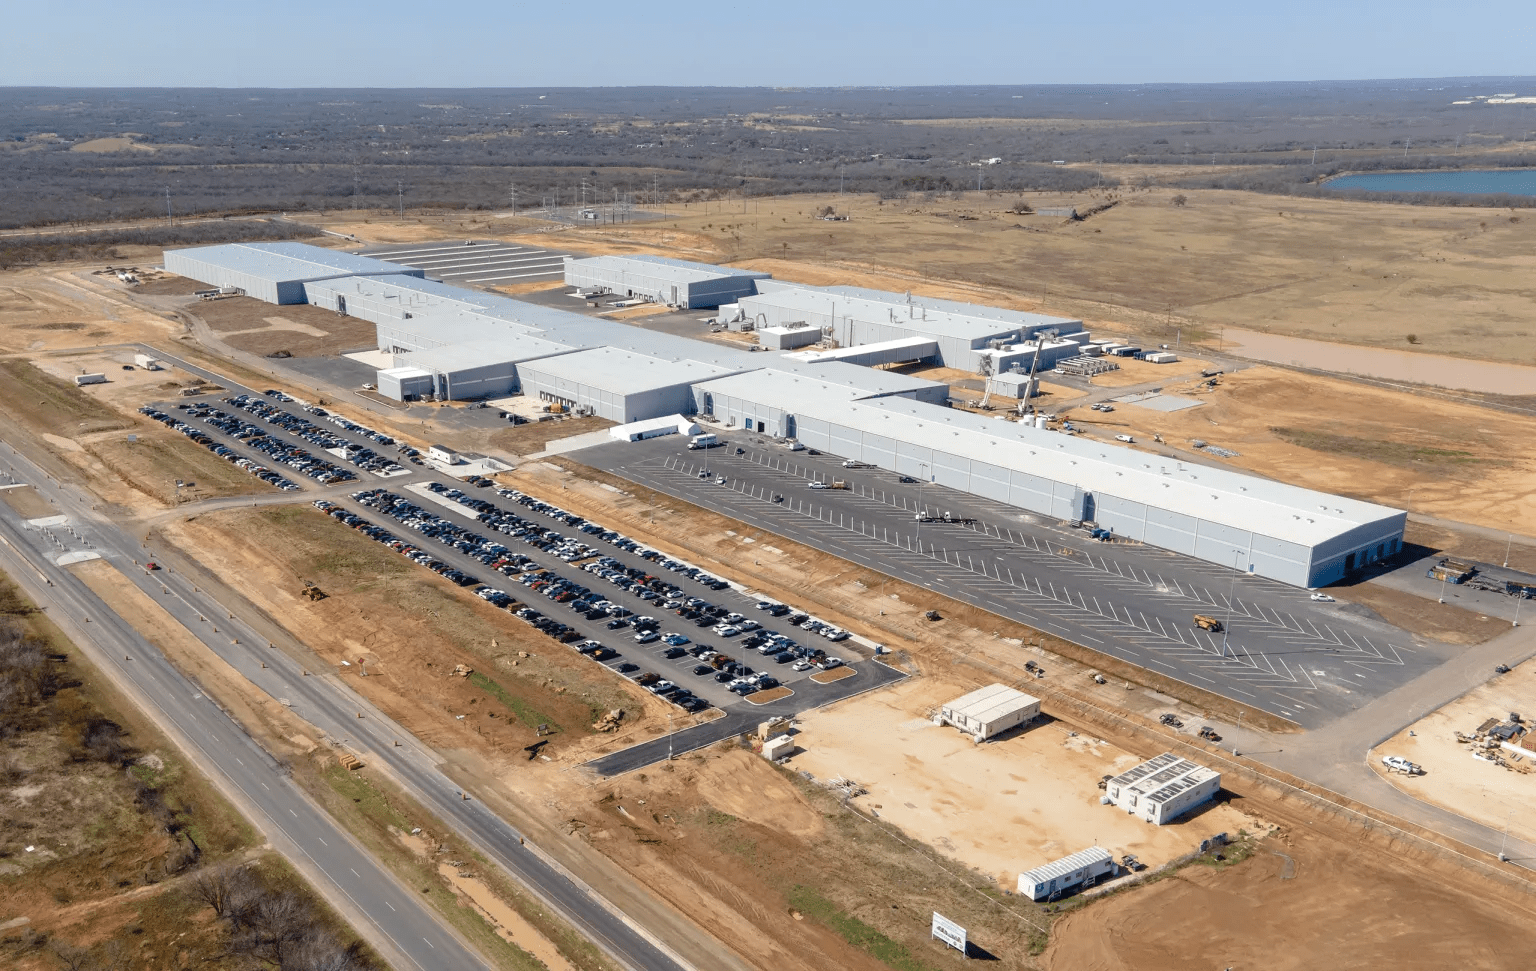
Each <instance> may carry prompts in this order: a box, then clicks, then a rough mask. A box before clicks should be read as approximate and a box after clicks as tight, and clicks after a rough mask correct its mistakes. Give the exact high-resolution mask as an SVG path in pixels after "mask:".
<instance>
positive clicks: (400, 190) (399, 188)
mask: <svg viewBox="0 0 1536 971" xmlns="http://www.w3.org/2000/svg"><path fill="white" fill-rule="evenodd" d="M395 191H396V192H398V193H399V194H400V221H401V222H405V183H404V182H396V183H395Z"/></svg>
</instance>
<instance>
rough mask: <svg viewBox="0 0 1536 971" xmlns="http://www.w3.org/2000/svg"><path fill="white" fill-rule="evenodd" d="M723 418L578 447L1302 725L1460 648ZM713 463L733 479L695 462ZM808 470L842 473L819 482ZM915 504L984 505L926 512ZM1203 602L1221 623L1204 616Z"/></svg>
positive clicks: (721, 508)
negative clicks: (701, 438) (1200, 617)
mask: <svg viewBox="0 0 1536 971" xmlns="http://www.w3.org/2000/svg"><path fill="white" fill-rule="evenodd" d="M712 430H714V429H712ZM716 433H717V434H720V435H721V437H722V438H723V439H724V440H725V443H726V444H725V447H720V448H715V449H710V450H708V451H707V452H698V451H689V450H688V449H687V448H686V443H685V442H684V441H683V440H682V439H679V438H676V437H667V438H658V439H651V440H649V441H645V442H635V443H626V444H619V443H614V444H611V445H601V446H597V447H595V448H591V449H586V450H583V451H581V452H579V453H577V455H576V458H577V459H579V460H580V461H582V462H585V463H587V464H589V465H592V466H595V467H597V468H601V469H605V470H607V471H609V472H613V473H615V474H617V475H620V476H623V477H625V478H628V479H630V480H632V481H635V482H638V483H641V484H644V485H647V486H650V487H652V488H655V489H657V490H658V491H661V492H664V493H667V494H670V495H674V496H677V497H679V498H683V499H687V500H689V501H692V502H696V503H698V504H699V505H702V506H704V507H706V508H709V509H713V510H716V511H718V512H721V513H723V514H725V515H728V516H731V517H733V518H736V519H739V520H741V521H743V522H746V523H750V524H752V525H754V526H759V527H761V528H764V529H768V530H770V531H772V532H775V533H778V534H779V535H783V536H787V537H789V538H790V539H794V540H797V541H799V542H802V543H805V544H806V545H808V546H811V547H813V548H817V549H821V550H825V551H827V552H830V553H834V554H836V555H838V556H841V557H843V558H845V559H848V560H851V561H853V562H856V563H861V564H863V565H866V566H870V567H872V568H874V569H877V570H880V571H882V572H884V573H886V574H888V575H890V576H894V577H898V578H900V579H903V580H907V581H909V582H912V583H915V584H918V585H921V586H925V587H928V588H929V589H932V590H934V591H936V592H939V593H943V594H944V595H946V596H950V597H954V598H956V599H960V600H964V601H966V602H968V603H972V604H974V605H976V606H979V607H983V608H984V609H987V610H990V611H992V612H994V613H997V614H999V615H1001V616H1005V617H1009V618H1012V619H1015V620H1018V621H1021V622H1023V623H1025V624H1028V625H1030V626H1032V627H1034V628H1036V629H1038V630H1042V631H1046V632H1049V633H1051V634H1054V635H1057V636H1060V637H1063V638H1065V639H1068V640H1071V641H1074V642H1076V643H1079V644H1082V645H1084V646H1087V647H1091V648H1093V649H1094V650H1097V651H1101V652H1103V653H1105V654H1109V655H1112V656H1114V657H1117V658H1121V659H1123V660H1126V661H1129V662H1131V663H1134V664H1137V665H1140V666H1142V667H1146V668H1148V669H1150V670H1154V671H1157V672H1158V673H1160V674H1163V675H1165V676H1168V677H1172V678H1176V679H1178V680H1181V681H1185V682H1187V683H1189V684H1191V685H1194V686H1196V687H1200V688H1203V689H1205V690H1209V691H1213V692H1216V693H1218V694H1222V695H1226V696H1227V697H1230V698H1233V699H1235V700H1238V701H1242V702H1244V703H1246V704H1250V705H1253V706H1255V707H1258V708H1262V709H1264V710H1266V711H1270V712H1273V713H1274V714H1277V715H1280V716H1282V717H1285V718H1289V719H1291V720H1293V721H1296V722H1297V723H1299V724H1301V725H1303V726H1304V727H1315V726H1317V725H1319V724H1323V723H1326V722H1328V721H1331V720H1332V719H1334V718H1336V717H1338V716H1339V715H1342V714H1344V713H1347V712H1349V711H1351V710H1352V709H1354V708H1358V707H1360V706H1361V705H1363V704H1364V703H1365V702H1367V701H1368V700H1370V698H1372V697H1374V696H1376V695H1378V694H1382V693H1384V692H1386V691H1388V690H1390V689H1391V688H1393V687H1395V686H1397V685H1400V684H1403V683H1405V682H1406V681H1409V680H1411V679H1412V678H1414V677H1416V676H1417V675H1419V674H1421V673H1423V672H1424V671H1426V670H1429V669H1431V668H1433V667H1435V666H1437V665H1439V664H1440V663H1441V662H1443V661H1444V660H1445V659H1446V658H1448V657H1449V656H1450V652H1451V651H1453V650H1454V648H1452V647H1450V646H1448V645H1443V644H1439V643H1437V642H1416V641H1415V639H1414V638H1413V637H1412V636H1411V635H1409V634H1408V633H1406V632H1404V631H1402V630H1399V629H1397V628H1395V627H1392V626H1391V625H1388V624H1386V623H1385V622H1383V621H1381V620H1380V619H1379V618H1378V617H1375V616H1374V615H1371V614H1369V612H1367V611H1365V610H1363V608H1358V607H1355V606H1353V605H1349V604H1335V603H1314V602H1312V601H1311V600H1310V599H1309V595H1308V592H1307V591H1305V590H1298V589H1296V588H1293V587H1289V586H1286V585H1284V584H1280V583H1275V582H1273V581H1269V580H1265V579H1262V578H1257V577H1252V576H1247V575H1243V574H1239V573H1236V572H1234V571H1231V570H1225V569H1222V568H1221V567H1218V566H1215V565H1213V564H1210V563H1206V562H1204V561H1201V560H1195V559H1191V558H1189V557H1184V556H1180V555H1178V554H1174V553H1169V552H1167V551H1163V550H1159V549H1156V548H1154V547H1147V546H1141V545H1137V544H1119V543H1115V544H1106V543H1099V542H1095V541H1093V540H1091V539H1090V538H1088V537H1087V536H1086V535H1085V534H1084V533H1083V532H1081V531H1078V530H1072V529H1070V528H1067V527H1066V525H1065V524H1063V523H1058V522H1056V521H1054V520H1049V519H1047V518H1045V517H1041V516H1035V515H1032V514H1029V513H1026V512H1024V511H1023V510H1020V509H1017V508H1015V507H1011V506H1006V505H1003V504H1001V503H994V502H990V501H988V500H983V499H979V498H977V497H974V496H969V495H965V494H962V493H958V492H954V491H951V490H948V489H944V488H941V487H938V486H935V485H932V484H921V483H917V482H909V483H903V482H900V481H899V479H898V477H897V476H896V475H894V474H893V473H888V472H885V471H882V470H879V469H861V470H852V469H844V468H842V466H841V460H840V459H838V458H836V457H833V456H826V455H823V456H816V455H810V454H809V453H808V452H807V451H802V452H789V451H787V450H785V449H784V448H783V447H781V446H775V445H773V444H771V443H770V442H768V441H767V440H765V439H763V438H762V436H756V435H751V434H749V433H745V432H734V433H732V432H720V431H718V430H716ZM738 447H740V448H741V449H743V454H741V455H737V454H735V453H736V449H737V448H738ZM706 463H707V464H708V466H709V471H710V472H711V473H712V474H714V475H722V474H723V475H724V476H725V477H726V479H727V482H726V484H725V485H724V486H720V485H716V484H715V483H714V481H713V477H711V478H710V479H700V478H699V477H698V473H699V472H700V471H702V470H703V466H704V465H705V464H706ZM812 479H820V480H823V481H830V480H833V479H840V480H843V481H845V482H847V483H848V486H849V487H848V489H846V490H834V489H824V490H816V489H812V488H810V487H809V485H808V483H809V482H810V481H811V480H812ZM775 496H778V497H779V501H775V500H774V497H775ZM919 510H921V511H923V512H924V513H926V514H933V513H936V512H944V511H949V512H952V513H954V514H955V516H956V517H968V518H969V517H973V518H974V519H975V520H976V521H975V523H974V524H971V525H956V524H946V523H932V522H930V523H927V524H924V523H919V522H917V521H916V519H915V518H914V517H915V516H916V515H917V513H918V512H919ZM1196 613H1201V614H1207V615H1211V616H1214V617H1217V618H1219V619H1221V620H1223V621H1225V622H1226V626H1227V630H1226V631H1225V632H1223V633H1211V632H1208V631H1205V630H1201V629H1199V628H1197V627H1196V626H1194V624H1193V623H1192V617H1193V615H1194V614H1196Z"/></svg>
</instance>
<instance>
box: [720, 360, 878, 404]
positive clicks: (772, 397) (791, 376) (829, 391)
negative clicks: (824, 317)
mask: <svg viewBox="0 0 1536 971" xmlns="http://www.w3.org/2000/svg"><path fill="white" fill-rule="evenodd" d="M699 387H700V388H702V389H703V390H705V391H708V392H711V393H713V394H719V395H726V396H728V397H732V398H744V399H746V400H748V401H757V402H762V403H764V404H773V405H776V406H777V407H779V408H782V409H783V410H784V411H787V412H789V413H791V414H809V413H812V411H813V410H815V411H816V412H817V413H820V414H825V413H835V412H836V411H837V409H839V408H842V407H846V406H847V405H848V403H849V402H852V401H858V400H860V399H862V398H868V397H871V396H872V395H873V394H876V393H877V392H872V391H871V390H870V389H868V388H858V387H854V386H853V385H851V384H838V383H837V382H834V381H823V380H821V376H820V375H819V374H816V373H814V372H813V373H811V374H804V373H799V372H795V371H780V370H778V369H776V368H759V369H757V370H755V371H746V372H743V373H741V374H735V375H732V376H730V377H725V378H718V379H716V380H714V381H706V382H703V383H701V384H700V385H699Z"/></svg>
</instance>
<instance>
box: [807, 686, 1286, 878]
mask: <svg viewBox="0 0 1536 971" xmlns="http://www.w3.org/2000/svg"><path fill="white" fill-rule="evenodd" d="M981 686H982V685H980V684H961V683H957V682H956V681H953V680H948V679H945V678H944V677H942V676H941V675H934V676H930V677H927V678H921V679H916V680H913V681H908V682H904V683H902V684H898V685H896V686H895V687H893V688H891V689H890V690H887V691H881V692H876V693H874V694H870V695H862V696H860V697H857V698H852V699H850V700H848V701H845V702H842V703H839V704H836V705H833V706H831V707H830V708H824V709H821V710H818V711H813V712H810V713H809V714H806V715H804V716H802V717H801V718H799V719H798V720H797V724H796V727H797V728H798V730H799V731H798V733H797V734H796V735H795V743H796V745H797V746H798V748H799V749H800V751H797V752H796V754H795V755H794V756H793V757H792V758H791V759H790V761H789V765H790V767H791V768H792V769H794V770H795V771H798V772H810V773H812V774H813V775H815V776H816V777H817V778H819V779H827V778H834V777H841V778H847V779H853V780H855V781H856V782H858V783H859V785H860V786H862V787H863V788H865V789H867V790H868V792H867V794H866V795H863V796H859V797H858V798H857V799H855V800H854V805H855V806H856V807H857V808H858V809H859V810H860V811H861V812H864V813H865V814H870V813H872V812H873V813H874V814H877V815H878V816H879V817H880V818H881V819H883V820H885V821H886V822H888V823H890V824H891V825H893V826H898V827H900V828H901V830H902V831H903V832H905V833H906V834H907V835H908V836H909V837H911V838H913V839H918V840H922V841H924V842H927V843H931V844H933V845H934V846H937V847H938V848H939V849H941V850H942V851H943V852H944V853H945V854H946V855H948V856H951V857H953V858H954V859H956V860H958V861H959V862H961V863H963V864H965V865H966V866H969V867H971V868H973V869H975V870H977V871H979V872H981V873H985V874H987V875H989V876H991V877H993V878H994V879H995V880H996V881H997V885H998V887H999V888H1000V889H1007V890H1011V889H1013V888H1014V887H1015V886H1016V885H1017V883H1018V876H1019V873H1020V872H1021V871H1023V870H1028V869H1031V868H1033V867H1037V866H1041V865H1042V864H1045V863H1049V862H1051V861H1052V860H1058V859H1060V858H1061V857H1064V856H1067V855H1068V854H1071V853H1076V852H1078V851H1079V850H1084V849H1087V848H1089V847H1091V846H1102V847H1104V848H1105V849H1107V850H1109V851H1110V852H1111V853H1112V854H1114V856H1115V858H1116V859H1119V858H1120V857H1121V856H1123V855H1125V854H1127V853H1132V854H1135V855H1136V856H1137V858H1139V859H1140V860H1141V861H1142V862H1143V863H1145V864H1147V865H1148V866H1154V867H1155V866H1161V865H1162V864H1164V863H1167V862H1168V861H1169V860H1172V859H1174V858H1175V857H1178V856H1182V855H1183V854H1185V853H1189V852H1190V851H1191V850H1192V849H1193V848H1194V847H1195V846H1196V845H1197V844H1198V843H1199V842H1200V841H1201V840H1202V839H1205V838H1206V837H1209V836H1211V835H1212V834H1214V833H1223V832H1225V833H1236V832H1237V831H1238V830H1240V829H1246V830H1247V831H1249V832H1259V831H1261V830H1263V829H1264V828H1265V826H1264V824H1263V823H1262V822H1261V821H1259V820H1256V819H1254V818H1252V817H1250V816H1248V815H1247V814H1245V813H1243V812H1240V811H1239V810H1237V809H1235V808H1232V807H1230V806H1226V805H1220V804H1216V805H1211V806H1208V807H1205V808H1203V809H1201V810H1197V811H1196V812H1194V813H1192V814H1190V815H1189V816H1186V817H1184V818H1181V819H1180V820H1178V821H1177V822H1174V823H1171V824H1169V825H1167V826H1149V825H1147V824H1146V823H1145V822H1142V821H1141V820H1139V819H1137V818H1136V817H1134V816H1130V815H1128V814H1126V813H1124V812H1122V811H1120V810H1119V809H1116V808H1114V807H1112V806H1101V805H1099V797H1100V796H1101V795H1102V794H1103V793H1102V792H1101V791H1100V790H1099V788H1098V782H1099V780H1100V779H1101V778H1103V777H1104V776H1106V775H1117V774H1119V773H1121V772H1124V771H1125V770H1127V769H1129V768H1131V767H1132V766H1134V765H1137V764H1139V763H1141V762H1142V761H1144V760H1143V759H1142V758H1141V757H1140V756H1137V755H1134V754H1132V753H1129V752H1126V751H1125V750H1123V749H1120V748H1118V747H1116V746H1115V745H1112V744H1110V743H1108V742H1106V741H1104V740H1102V739H1098V738H1094V737H1092V736H1091V735H1090V734H1079V733H1078V732H1077V731H1075V729H1074V728H1073V727H1072V726H1070V725H1067V724H1065V723H1062V722H1057V721H1055V720H1053V719H1050V718H1049V717H1048V716H1047V717H1043V718H1041V719H1040V720H1039V721H1037V722H1036V723H1035V724H1033V725H1031V726H1029V727H1028V728H1027V729H1026V730H1023V731H1011V732H1008V733H1005V734H1004V735H1002V736H1000V737H999V738H996V739H993V740H990V741H988V742H987V743H985V744H982V745H977V744H975V743H974V742H972V741H971V739H970V737H969V736H968V735H965V734H963V733H961V732H959V731H956V730H955V729H954V728H951V727H947V726H946V727H939V726H937V725H934V724H933V722H932V720H931V719H930V718H929V717H928V715H929V713H930V712H932V711H934V710H936V709H937V708H938V707H939V706H940V705H942V704H944V703H945V702H947V701H951V700H953V699H955V698H958V697H959V696H960V695H963V694H965V693H966V692H968V691H971V690H974V689H975V688H978V687H981Z"/></svg>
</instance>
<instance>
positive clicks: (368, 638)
mask: <svg viewBox="0 0 1536 971" xmlns="http://www.w3.org/2000/svg"><path fill="white" fill-rule="evenodd" d="M159 535H161V536H164V537H165V538H167V539H168V540H170V541H171V542H172V543H173V544H174V545H175V546H176V547H177V548H179V549H181V550H183V551H185V552H188V553H190V554H191V555H192V556H194V557H196V558H197V559H198V560H199V561H200V562H201V563H202V564H203V566H204V567H205V568H206V569H207V570H209V571H210V572H212V573H214V574H216V575H218V576H221V577H223V578H224V580H225V581H226V582H228V583H230V584H231V585H232V586H234V587H236V588H237V589H239V590H240V591H241V592H242V593H243V594H244V595H245V596H246V597H248V598H250V599H251V600H252V601H253V602H255V603H256V604H257V606H258V607H260V608H262V609H263V610H265V611H266V612H267V614H268V615H269V616H272V617H274V618H281V619H282V622H283V623H284V625H285V626H287V627H288V629H289V630H290V631H292V632H293V633H294V634H295V635H297V636H301V639H302V641H303V642H304V644H305V645H306V646H307V647H308V648H309V649H310V650H312V651H313V652H315V653H316V654H318V655H319V656H320V657H321V658H322V659H323V660H324V661H326V662H327V663H329V664H331V665H333V666H335V668H336V670H337V671H338V672H340V673H342V674H343V675H344V676H348V677H349V680H351V679H352V678H355V680H354V681H353V682H352V683H353V685H354V687H355V688H356V690H358V691H359V692H360V693H361V694H363V695H365V696H366V697H367V698H368V699H369V700H370V701H372V702H373V703H374V704H376V705H378V706H379V707H380V708H381V709H383V710H385V711H388V712H389V713H390V714H391V716H392V717H394V718H395V719H396V720H397V721H399V722H400V723H401V724H402V725H404V726H405V728H406V729H407V730H409V731H411V732H412V733H413V734H414V735H416V736H417V737H418V738H420V739H422V740H423V741H424V742H426V743H427V744H429V745H432V746H434V747H435V748H437V749H438V750H440V751H453V750H456V749H472V750H475V751H477V752H478V753H480V755H481V756H483V757H485V758H487V759H489V760H490V761H491V762H492V763H494V764H500V763H505V764H506V765H508V766H512V765H515V766H517V767H519V768H518V771H524V770H523V769H522V768H521V767H523V766H526V764H527V756H526V754H525V753H524V752H523V747H524V746H526V745H529V744H532V743H533V742H534V741H536V740H537V738H538V736H537V735H536V733H535V730H536V728H537V727H538V726H539V725H541V724H544V725H549V726H551V727H552V729H553V731H554V733H555V734H554V735H553V737H552V738H551V740H550V742H549V744H548V746H547V747H546V748H545V750H544V752H543V754H545V755H548V756H550V757H551V758H552V759H555V760H557V761H558V762H560V763H562V764H563V763H565V760H568V759H575V760H582V759H584V758H586V757H587V755H586V753H587V752H588V751H589V750H590V749H592V748H594V747H605V746H611V745H613V744H615V737H614V736H611V735H606V734H596V733H594V732H593V731H592V730H591V726H592V724H593V723H594V722H595V721H596V720H597V718H598V716H599V715H601V714H602V713H604V712H606V711H610V710H613V709H623V710H624V712H625V718H624V722H623V730H622V732H621V733H620V737H621V738H626V739H637V733H639V734H638V738H646V737H650V733H652V730H653V729H655V727H656V726H657V725H658V724H659V725H662V726H664V725H665V724H666V715H665V711H666V708H667V706H666V705H665V703H664V702H662V701H660V700H658V699H656V698H654V697H653V696H651V695H650V694H648V693H647V692H645V691H643V690H641V689H640V688H639V687H637V686H635V685H634V684H632V683H631V682H629V681H626V680H624V679H621V678H618V677H598V678H594V677H593V676H592V670H591V663H590V662H588V661H586V660H585V659H584V658H582V657H580V656H579V655H577V654H576V653H575V652H574V651H571V650H570V649H569V648H567V647H565V646H563V645H560V644H557V643H555V642H554V641H551V640H550V639H548V638H546V637H544V636H542V635H540V634H538V633H536V632H535V631H534V630H533V629H532V628H531V627H528V626H527V625H526V624H524V623H522V621H520V620H517V619H516V618H513V617H512V616H511V615H510V614H508V613H507V612H506V611H504V610H499V609H497V608H495V607H492V606H490V605H489V604H486V603H485V602H484V601H481V600H480V599H479V598H477V597H474V596H472V595H470V594H469V593H467V592H466V591H463V590H461V589H459V588H458V587H455V586H453V585H452V584H450V583H448V582H447V581H445V580H442V579H440V578H438V577H436V576H433V575H432V574H431V573H429V572H428V571H426V570H423V569H421V568H420V567H417V566H416V565H415V564H412V563H410V562H409V561H407V560H405V559H404V558H402V557H400V556H398V555H396V554H394V553H393V552H392V551H389V550H387V549H386V548H385V547H383V546H381V545H380V544H378V543H374V542H372V541H370V540H368V539H366V538H365V537H362V536H360V535H358V534H357V533H356V532H354V531H352V530H348V529H346V528H345V527H343V526H340V525H338V524H337V523H336V522H335V521H334V520H332V519H330V518H329V517H328V516H325V515H323V514H321V513H320V512H318V511H316V510H312V509H308V508H303V507H269V508H264V509H259V510H258V509H238V510H228V511H224V512H219V513H213V514H209V515H203V516H196V517H193V518H190V519H187V520H183V521H173V522H171V523H168V524H165V525H163V526H162V527H160V529H159ZM279 538H280V539H279ZM252 578H255V579H256V580H258V581H259V582H252ZM305 580H309V581H312V582H314V583H315V584H317V585H318V586H319V587H320V588H321V589H322V590H323V591H324V592H325V593H327V594H328V595H329V596H327V597H326V598H325V599H324V600H320V601H318V602H313V601H310V600H308V599H306V598H303V597H301V596H300V595H299V590H300V588H301V586H302V584H303V582H304V581H305ZM516 589H517V590H521V588H516ZM342 661H347V662H349V663H350V665H351V666H350V667H345V666H343V665H342V663H341V662H342ZM457 664H463V665H466V666H467V667H469V668H472V669H473V670H474V673H473V674H472V675H471V676H470V677H468V678H462V677H453V676H452V674H451V672H452V671H453V669H454V666H455V665H457ZM362 667H366V669H367V672H368V676H367V677H366V678H364V677H356V672H358V671H359V670H360V669H361V668H362ZM459 715H465V716H466V717H465V718H463V719H462V720H460V719H459V718H458V717H457V716H459ZM658 719H659V720H658ZM680 724H687V721H686V720H683V721H682V722H681V723H680ZM637 740H638V739H637Z"/></svg>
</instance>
